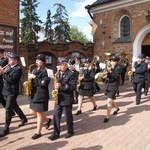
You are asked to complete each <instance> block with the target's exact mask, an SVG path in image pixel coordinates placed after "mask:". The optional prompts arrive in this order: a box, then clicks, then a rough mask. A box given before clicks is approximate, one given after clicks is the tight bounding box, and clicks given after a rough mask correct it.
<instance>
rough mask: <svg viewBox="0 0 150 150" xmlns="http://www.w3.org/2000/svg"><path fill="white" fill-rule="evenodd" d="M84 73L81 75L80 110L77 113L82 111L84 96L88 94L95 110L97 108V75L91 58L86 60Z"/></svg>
mask: <svg viewBox="0 0 150 150" xmlns="http://www.w3.org/2000/svg"><path fill="white" fill-rule="evenodd" d="M82 74H83V75H82V76H81V77H79V80H80V81H81V85H80V88H79V97H78V100H79V101H78V110H77V112H76V113H75V115H79V114H81V113H82V111H81V107H82V102H83V99H84V96H88V97H89V98H90V100H91V102H92V104H93V111H95V110H97V105H96V100H95V98H94V85H93V83H94V76H95V69H94V68H93V67H92V65H91V59H90V58H87V59H86V60H85V61H84V70H83V73H82Z"/></svg>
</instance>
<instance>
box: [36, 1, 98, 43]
mask: <svg viewBox="0 0 150 150" xmlns="http://www.w3.org/2000/svg"><path fill="white" fill-rule="evenodd" d="M95 1H96V0H38V2H39V3H40V4H39V5H38V8H37V9H36V13H37V14H38V15H39V17H40V19H41V20H42V21H43V22H45V20H46V17H47V14H46V13H47V10H48V9H50V10H51V13H52V15H54V14H55V12H56V7H54V4H55V3H61V4H62V5H63V6H65V8H66V10H67V13H68V16H69V23H70V25H71V26H73V25H74V26H77V27H78V29H79V31H82V32H83V34H84V35H86V37H87V38H88V39H89V40H91V41H93V36H92V35H91V34H90V33H91V26H90V24H89V22H91V21H92V20H91V18H90V16H89V14H88V12H87V9H85V6H87V5H90V4H92V3H94V2H95Z"/></svg>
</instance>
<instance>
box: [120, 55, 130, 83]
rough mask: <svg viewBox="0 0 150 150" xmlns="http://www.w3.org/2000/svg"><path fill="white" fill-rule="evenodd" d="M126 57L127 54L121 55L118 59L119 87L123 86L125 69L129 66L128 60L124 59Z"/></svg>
mask: <svg viewBox="0 0 150 150" xmlns="http://www.w3.org/2000/svg"><path fill="white" fill-rule="evenodd" d="M126 57H127V53H121V56H120V59H121V64H120V65H121V68H122V71H121V85H123V84H124V82H125V77H126V72H127V68H128V66H129V63H128V59H127V58H126Z"/></svg>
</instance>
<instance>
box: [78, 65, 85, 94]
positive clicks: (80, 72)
mask: <svg viewBox="0 0 150 150" xmlns="http://www.w3.org/2000/svg"><path fill="white" fill-rule="evenodd" d="M83 69H84V67H80V68H79V75H78V80H77V86H76V91H77V92H79V88H80V85H81V80H79V78H80V77H81V76H82V74H83Z"/></svg>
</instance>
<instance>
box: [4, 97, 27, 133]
mask: <svg viewBox="0 0 150 150" xmlns="http://www.w3.org/2000/svg"><path fill="white" fill-rule="evenodd" d="M16 99H17V96H6V106H5V109H6V112H5V127H4V131H8V130H9V126H10V123H11V120H12V115H13V110H14V111H15V112H16V113H17V114H18V116H19V118H20V119H21V120H24V119H26V116H25V115H24V113H23V112H22V110H21V109H20V107H19V106H18V104H17V101H16Z"/></svg>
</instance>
